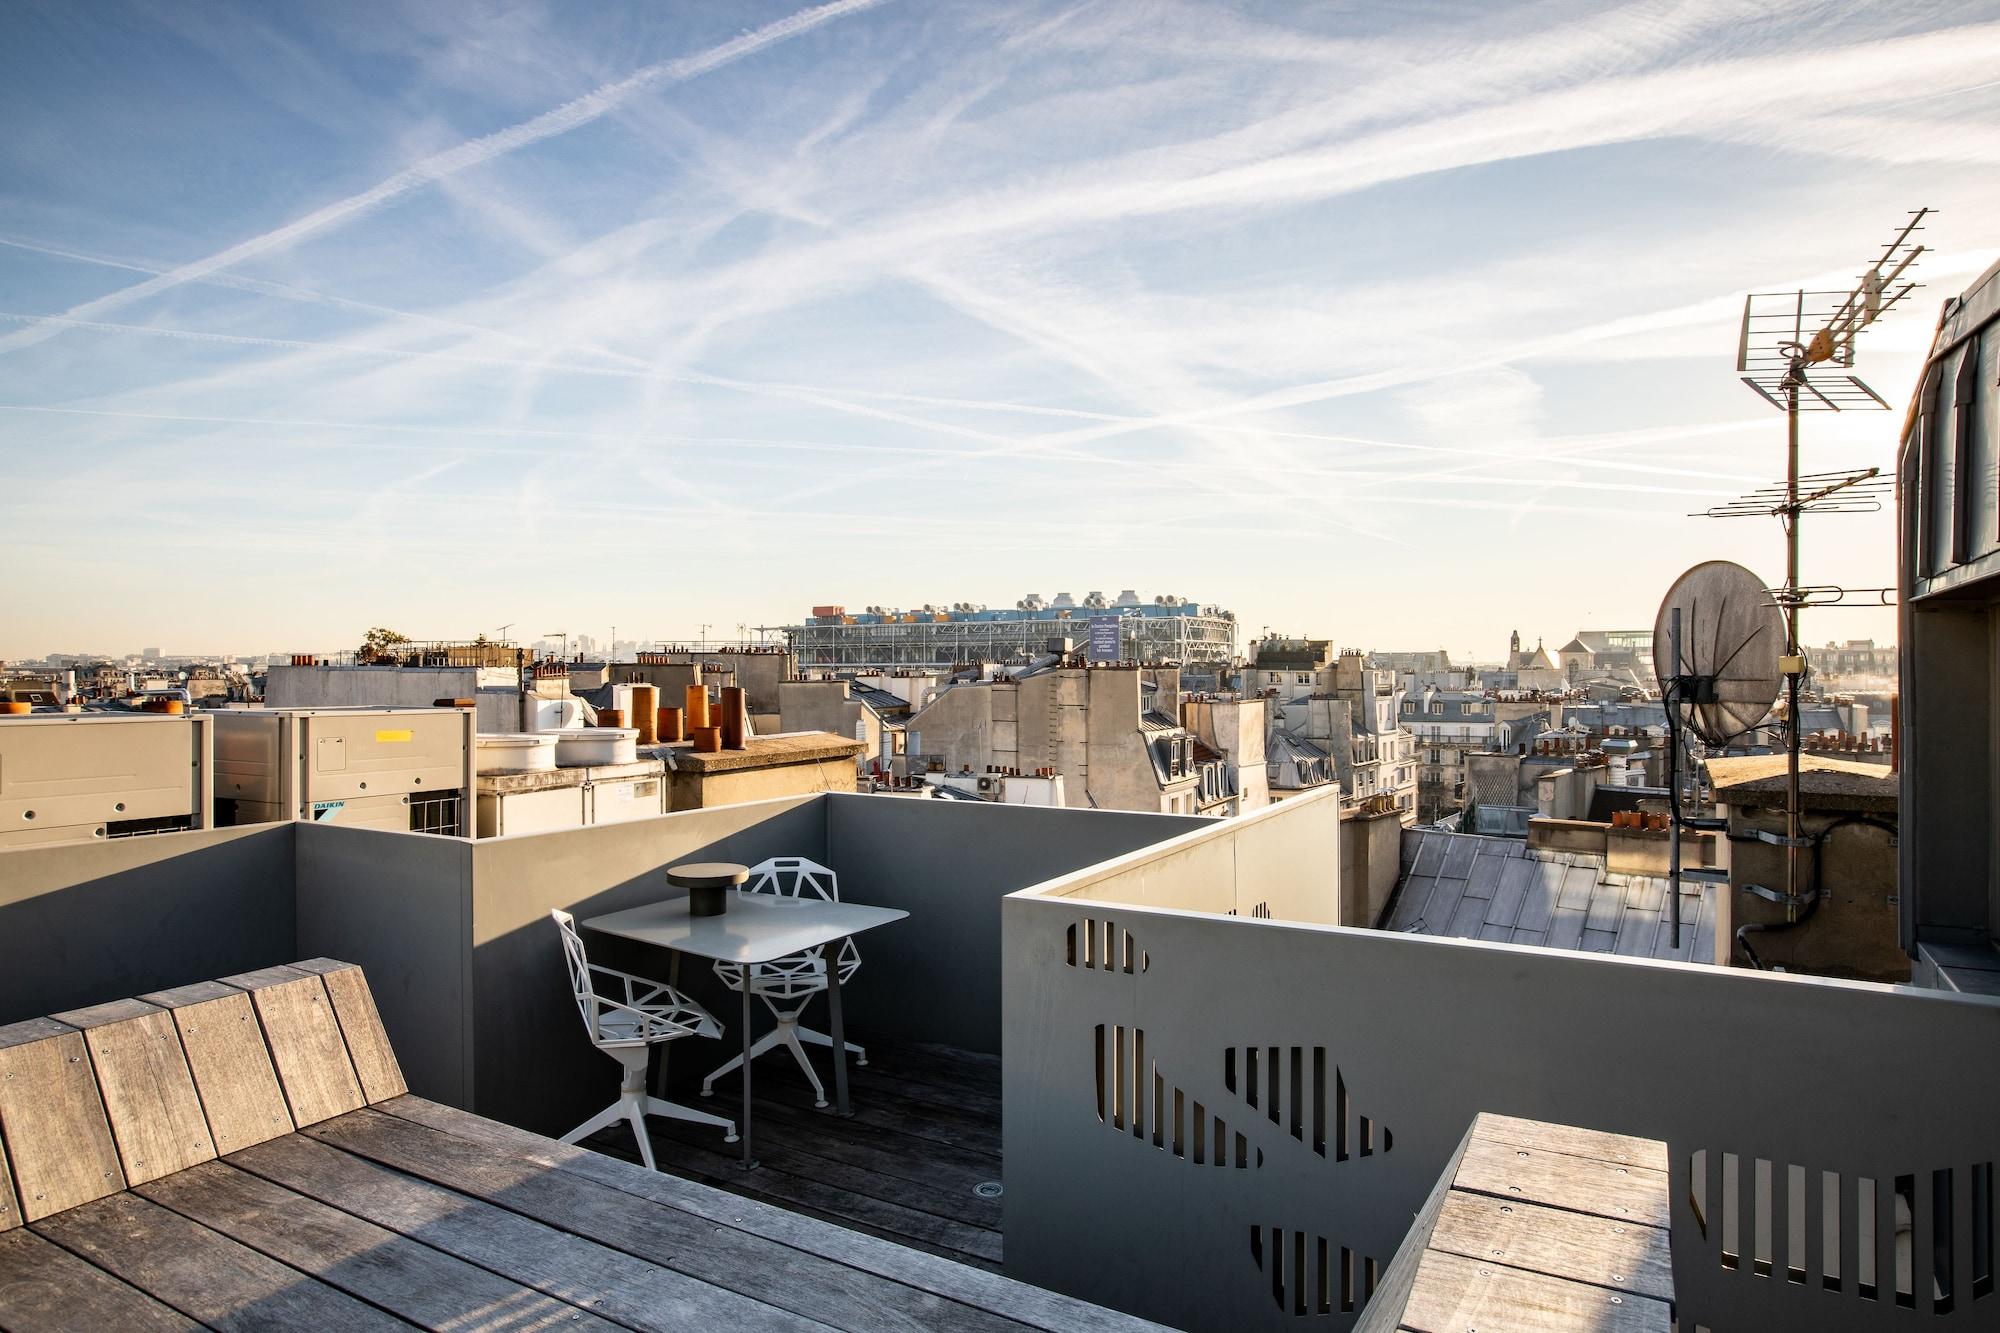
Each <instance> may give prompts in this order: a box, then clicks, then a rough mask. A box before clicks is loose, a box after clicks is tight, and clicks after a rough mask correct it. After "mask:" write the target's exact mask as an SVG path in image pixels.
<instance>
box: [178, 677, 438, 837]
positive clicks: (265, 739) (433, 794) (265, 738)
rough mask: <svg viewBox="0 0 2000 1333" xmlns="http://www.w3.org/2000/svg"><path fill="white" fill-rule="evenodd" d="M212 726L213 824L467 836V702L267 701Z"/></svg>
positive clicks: (226, 714)
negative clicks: (336, 704) (284, 823)
mask: <svg viewBox="0 0 2000 1333" xmlns="http://www.w3.org/2000/svg"><path fill="white" fill-rule="evenodd" d="M215 723H216V729H215V807H216V821H215V822H216V823H217V824H223V825H229V824H259V823H265V822H268V821H271V820H285V819H304V820H312V821H315V822H319V823H338V824H352V825H357V826H360V827H363V828H379V829H395V830H398V831H401V832H408V833H441V834H444V835H445V836H447V837H457V838H464V837H470V836H471V835H472V819H471V811H470V809H469V805H470V802H469V799H468V798H469V797H470V794H471V792H472V790H473V771H474V762H475V759H474V744H475V742H474V731H473V728H474V726H475V725H476V721H475V716H474V710H472V709H470V708H266V709H253V710H247V711H243V712H234V711H231V712H222V713H218V714H216V716H215Z"/></svg>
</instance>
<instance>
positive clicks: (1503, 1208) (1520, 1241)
mask: <svg viewBox="0 0 2000 1333" xmlns="http://www.w3.org/2000/svg"><path fill="white" fill-rule="evenodd" d="M1430 1247H1431V1248H1432V1249H1434V1250H1444V1251H1447V1252H1449V1253H1451V1254H1460V1255H1464V1256H1465V1257H1466V1258H1468V1259H1481V1260H1492V1261H1493V1262H1495V1263H1501V1264H1505V1265H1507V1266H1508V1267H1509V1268H1522V1269H1527V1270H1528V1271H1530V1272H1535V1273H1541V1274H1544V1275H1546V1276H1549V1277H1559V1278H1563V1279H1564V1280H1566V1281H1571V1282H1587V1283H1590V1284H1592V1285H1594V1286H1599V1287H1610V1288H1613V1289H1615V1290H1618V1291H1629V1292H1634V1293H1636V1294H1638V1295H1641V1296H1651V1297H1653V1298H1655V1299H1657V1300H1663V1301H1672V1300H1673V1298H1674V1272H1673V1253H1672V1250H1671V1248H1670V1247H1669V1246H1668V1244H1667V1233H1666V1232H1665V1231H1664V1230H1662V1229H1660V1228H1659V1227H1649V1226H1644V1225H1642V1224H1640V1223H1638V1222H1613V1221H1612V1220H1611V1219H1609V1218H1605V1217H1591V1216H1588V1215H1586V1214H1583V1213H1571V1212H1565V1211H1563V1210H1562V1209H1559V1208H1544V1207H1542V1206H1540V1205H1539V1204H1532V1203H1508V1202H1506V1201H1504V1200H1501V1199H1496V1198H1493V1197H1491V1196H1490V1195H1485V1194H1472V1193H1468V1192H1467V1191H1465V1190H1453V1191H1451V1192H1450V1193H1449V1194H1448V1195H1446V1196H1445V1200H1444V1206H1443V1208H1442V1210H1441V1211H1440V1212H1439V1215H1438V1220H1437V1225H1436V1227H1434V1228H1433V1229H1432V1231H1431V1239H1430Z"/></svg>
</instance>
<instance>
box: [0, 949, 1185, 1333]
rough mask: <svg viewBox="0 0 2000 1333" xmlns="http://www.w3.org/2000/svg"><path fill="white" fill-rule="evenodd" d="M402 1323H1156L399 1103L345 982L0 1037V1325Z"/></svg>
mask: <svg viewBox="0 0 2000 1333" xmlns="http://www.w3.org/2000/svg"><path fill="white" fill-rule="evenodd" d="M413 1325H414V1326H416V1327H421V1328H434V1329H443V1328H450V1329H453V1330H466V1329H481V1328H490V1329H501V1328H504V1329H508V1330H515V1329H540V1328H554V1327H561V1328H565V1329H597V1328H604V1329H612V1328H621V1327H622V1328H632V1329H661V1330H665V1329H687V1328H727V1329H771V1330H776V1329H807V1328H815V1329H823V1328H827V1327H833V1328H844V1329H855V1330H862V1329H869V1330H873V1329H884V1328H888V1329H910V1330H915V1329H966V1330H994V1331H995V1333H998V1331H999V1330H1010V1329H1012V1330H1018V1329H1023V1328H1028V1329H1042V1330H1048V1331H1049V1333H1059V1331H1066V1330H1085V1331H1087V1333H1099V1331H1101V1333H1123V1331H1124V1330H1138V1329H1149V1328H1156V1327H1158V1326H1157V1325H1152V1324H1147V1323H1145V1322H1143V1321H1140V1320H1136V1319H1132V1318H1129V1317H1128V1316H1125V1315H1122V1314H1118V1313H1116V1312H1114V1311H1109V1310H1104V1309H1101V1308H1099V1307H1097V1306H1092V1305H1088V1304H1085V1303H1083V1302H1080V1301H1075V1300H1072V1299H1070V1298H1068V1297H1065V1296H1059V1295H1056V1294H1055V1293H1053V1292H1048V1291H1044V1290H1042V1289H1041V1288H1038V1287H1031V1286H1028V1285H1026V1284H1024V1283H1019V1282H1014V1281H1012V1280H1010V1279H1007V1278H1004V1277H1001V1276H999V1275H997V1274H993V1273H988V1272H984V1271H982V1270H979V1269H975V1268H969V1267H966V1266H964V1265H961V1264H957V1263H954V1262H952V1261H951V1260H948V1259H943V1258H939V1257H937V1256H934V1255H930V1254H925V1253H921V1252H919V1251H916V1250H911V1249H906V1248H904V1247H902V1246H899V1245H895V1244H893V1243H890V1242H887V1241H883V1240H879V1239H876V1238H874V1237H871V1236H864V1235H861V1234H859V1233H857V1232H852V1231H848V1230H846V1229H844V1228H842V1227H838V1226H835V1225H832V1224H830V1223H826V1222H822V1221H818V1220H815V1219H812V1218H807V1217H802V1216H800V1215H798V1214H794V1213H789V1212H786V1211H785V1210H783V1209H781V1208H777V1207H774V1206H772V1205H769V1204H765V1203H760V1202H757V1201H755V1200H751V1199H745V1198H740V1197H738V1196H736V1195H733V1194H728V1193H725V1192H723V1191H721V1190H717V1189H713V1188H710V1187H709V1186H706V1185H701V1184H698V1183H696V1182H693V1181H688V1180H682V1179H678V1178H676V1177H673V1176H667V1175H661V1174H658V1173H656V1172H652V1171H647V1170H645V1169H644V1168H642V1167H639V1166H635V1165H633V1164H630V1163H627V1162H622V1161H619V1160H617V1159H615V1158H610V1157H605V1156H603V1155H601V1154H598V1153H594V1152H590V1151H588V1150H586V1149H582V1148H575V1147H570V1146H567V1145H564V1144H561V1143H557V1142H555V1141H554V1140H551V1139H545V1138H542V1137H540V1136H539V1135H535V1134H530V1133H527V1132H525V1131H522V1130H517V1129H513V1128H510V1127H508V1126H506V1125H501V1124H498V1123H496V1122H494V1121H490V1120H484V1119H481V1118H479V1117H477V1116H473V1115H469V1114H467V1113H465V1112H463V1111H458V1110H454V1109H453V1108H450V1107H447V1106H442V1105H439V1104H437V1103H435V1102H430V1101H426V1100H424V1099H423V1098H420V1097H415V1096H411V1095H410V1094H409V1092H408V1090H407V1087H406V1085H405V1083H404V1080H403V1075H402V1071H401V1069H400V1068H399V1066H398V1065H397V1062H396V1056H395V1052H394V1051H393V1050H392V1049H391V1047H390V1044H389V1041H388V1039H387V1037H386V1036H385V1034H384V1033H383V1030H382V1023H381V1019H380V1016H379V1015H378V1014H377V1013H376V1009H375V1003H374V1000H373V998H372V997H371V995H370V994H369V990H368V984H367V982H366V980H365V979H364V978H363V976H362V974H361V970H360V969H359V968H357V967H354V966H352V965H351V964H347V963H341V962H336V961H334V960H331V959H313V960H311V961H308V962H303V963H296V964H293V965H290V966H286V967H274V968H266V969H264V970H262V971H258V972H252V973H246V974H244V975H241V976H234V977H225V978H223V979H222V980H220V981H211V982H203V983H200V984H197V985H193V986H184V987H180V988H178V989H175V990H170V991H162V992H158V993H156V994H152V995H146V996H141V997H139V998H137V999H132V1000H120V1001H116V1002H113V1003H110V1004H103V1005H98V1006H95V1007H93V1008H89V1009H80V1010H75V1011H72V1012H70V1013H64V1014H57V1015H54V1016H53V1017H50V1018H40V1019H33V1020H30V1021H28V1022H25V1023H16V1024H14V1025H12V1026H9V1027H0V1328H5V1329H7V1330H11V1331H12V1333H27V1330H43V1329H48V1330H78V1331H79V1333H81V1331H82V1330H90V1331H91V1333H96V1331H97V1330H102V1329H106V1328H115V1329H121V1330H123V1329H138V1330H152V1329H190V1328H197V1327H204V1326H205V1327H209V1328H216V1329H247V1328H272V1327H280V1328H285V1327H292V1328H311V1329H333V1328H339V1329H372V1328H408V1327H411V1326H413Z"/></svg>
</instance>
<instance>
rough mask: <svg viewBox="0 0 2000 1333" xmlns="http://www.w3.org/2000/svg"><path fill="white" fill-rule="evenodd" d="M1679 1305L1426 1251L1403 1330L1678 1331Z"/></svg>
mask: <svg viewBox="0 0 2000 1333" xmlns="http://www.w3.org/2000/svg"><path fill="white" fill-rule="evenodd" d="M1672 1308H1673V1307H1671V1306H1669V1305H1668V1304H1666V1302H1664V1301H1655V1300H1650V1299H1648V1298H1647V1297H1644V1296H1633V1295H1630V1294H1626V1295H1620V1294H1619V1293H1617V1292H1614V1291H1608V1290H1606V1289H1605V1288H1603V1287H1592V1286H1587V1285H1586V1284H1584V1283H1581V1282H1566V1281H1564V1280H1562V1279H1561V1278H1553V1277H1544V1276H1543V1275H1542V1274H1540V1273H1529V1272H1524V1271H1522V1270H1521V1269H1518V1268H1508V1267H1507V1266H1505V1265H1504V1264H1497V1263H1492V1264H1482V1263H1480V1262H1479V1261H1478V1260H1476V1259H1467V1258H1464V1257H1463V1256H1461V1255H1456V1254H1444V1253H1441V1252H1439V1251H1437V1250H1426V1251H1424V1257H1423V1263H1422V1265H1421V1267H1420V1268H1419V1269H1418V1270H1417V1281H1416V1286H1415V1287H1414V1288H1413V1289H1412V1290H1411V1292H1410V1302H1409V1304H1408V1305H1406V1306H1405V1307H1404V1308H1403V1322H1402V1327H1404V1328H1409V1329H1426V1330H1439V1333H1442V1331H1443V1330H1456V1329H1472V1328H1493V1329H1501V1328H1504V1329H1509V1330H1512V1333H1575V1330H1577V1329H1584V1328H1587V1329H1591V1330H1593V1333H1670V1330H1671V1329H1672V1327H1673V1317H1672V1313H1671V1311H1672Z"/></svg>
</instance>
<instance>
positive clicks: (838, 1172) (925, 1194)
mask: <svg viewBox="0 0 2000 1333" xmlns="http://www.w3.org/2000/svg"><path fill="white" fill-rule="evenodd" d="M736 1106H737V1104H736V1103H735V1102H726V1103H723V1104H722V1105H721V1106H720V1107H719V1108H718V1110H719V1112H720V1113H721V1114H723V1115H734V1114H736ZM767 1110H768V1108H767V1107H766V1106H764V1105H759V1106H758V1107H757V1112H758V1119H757V1128H758V1134H757V1152H758V1157H759V1160H760V1161H763V1162H765V1163H767V1164H772V1165H776V1164H777V1163H778V1162H780V1161H781V1160H782V1162H783V1163H784V1166H783V1168H782V1169H784V1170H785V1171H788V1172H790V1173H791V1174H793V1175H797V1176H803V1177H805V1178H806V1179H808V1180H817V1181H820V1182H822V1183H824V1184H828V1185H834V1186H837V1187H839V1188H841V1189H846V1190H852V1191H854V1192H856V1193H860V1194H866V1195H869V1196H870V1197H873V1198H877V1199H882V1200H885V1201H887V1202H890V1203H899V1204H902V1205H903V1206H905V1207H909V1208H916V1209H919V1210H921V1211H923V1212H927V1213H935V1214H936V1215H938V1216H939V1217H947V1218H951V1219H953V1220H955V1221H959V1222H963V1223H965V1224H966V1225H967V1226H971V1227H977V1228H981V1229H983V1230H987V1231H998V1230H999V1229H1000V1225H1001V1212H1002V1210H1001V1207H1000V1201H999V1200H998V1199H988V1198H983V1197H981V1196H980V1195H978V1194H975V1193H974V1192H973V1191H974V1190H975V1189H976V1188H977V1187H978V1186H980V1185H982V1184H984V1183H986V1182H987V1181H992V1180H998V1179H1000V1164H999V1162H998V1161H993V1162H989V1163H986V1164H985V1165H984V1166H983V1167H982V1168H981V1169H980V1170H976V1171H970V1170H961V1169H959V1168H957V1167H955V1166H952V1165H949V1164H939V1163H936V1162H933V1161H932V1160H930V1158H929V1155H928V1153H927V1151H926V1149H928V1148H929V1147H930V1146H931V1145H929V1144H925V1143H912V1142H911V1141H910V1140H907V1139H904V1138H901V1137H900V1136H894V1135H885V1134H875V1133H868V1134H863V1135H857V1134H856V1133H855V1131H854V1129H853V1127H852V1126H851V1123H850V1122H848V1121H845V1120H841V1119H838V1118H835V1117H829V1116H828V1115H827V1114H826V1113H825V1112H823V1111H815V1112H809V1113H807V1114H806V1115H804V1116H801V1117H799V1118H798V1119H795V1120H794V1119H782V1118H780V1117H778V1116H775V1115H766V1114H765V1112H766V1111H767ZM829 1121H831V1123H829ZM647 1123H649V1124H650V1125H651V1126H652V1127H653V1147H654V1152H655V1153H656V1154H657V1155H658V1156H659V1158H660V1160H662V1161H665V1160H667V1159H668V1158H671V1157H674V1156H675V1155H676V1154H677V1153H678V1152H679V1150H680V1146H681V1145H682V1144H686V1145H688V1146H689V1147H692V1148H695V1149H700V1150H704V1151H707V1152H725V1151H726V1149H723V1148H720V1147H718V1146H717V1141H716V1140H715V1138H714V1136H713V1134H712V1132H711V1133H710V1135H709V1137H707V1138H704V1137H703V1135H702V1130H701V1128H700V1127H698V1126H694V1125H686V1126H683V1125H681V1124H680V1123H679V1122H676V1121H672V1120H666V1119H663V1118H660V1117H654V1118H653V1119H652V1120H650V1121H648V1122H647ZM767 1127H768V1129H769V1132H768V1133H766V1132H765V1130H766V1128H767ZM628 1137H629V1136H628ZM611 1142H612V1143H614V1144H615V1143H617V1142H619V1140H618V1139H617V1138H616V1137H615V1136H613V1137H612V1138H611ZM767 1149H769V1151H767ZM773 1153H782V1154H783V1156H782V1158H780V1157H776V1156H773ZM618 1155H620V1156H622V1155H623V1153H622V1152H620V1153H618Z"/></svg>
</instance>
